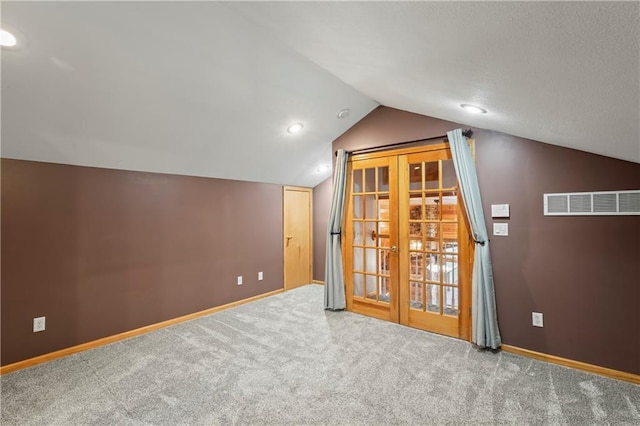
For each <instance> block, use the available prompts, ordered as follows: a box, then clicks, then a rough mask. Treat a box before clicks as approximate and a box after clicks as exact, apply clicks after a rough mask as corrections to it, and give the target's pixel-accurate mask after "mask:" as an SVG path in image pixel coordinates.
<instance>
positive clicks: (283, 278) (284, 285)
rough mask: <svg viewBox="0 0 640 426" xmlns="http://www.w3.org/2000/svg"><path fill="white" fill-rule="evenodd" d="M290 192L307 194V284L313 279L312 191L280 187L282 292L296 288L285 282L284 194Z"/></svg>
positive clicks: (295, 187)
mask: <svg viewBox="0 0 640 426" xmlns="http://www.w3.org/2000/svg"><path fill="white" fill-rule="evenodd" d="M287 191H291V192H306V193H308V194H309V229H308V230H307V232H308V235H309V280H308V281H309V282H308V283H307V284H311V281H312V279H313V189H312V188H305V187H301V186H283V187H282V282H283V288H284V290H285V291H286V290H291V289H293V288H296V287H298V286H293V287H292V286H291V285H290V283H288V282H287V235H286V219H287V217H286V215H287V213H286V212H287V205H286V193H287Z"/></svg>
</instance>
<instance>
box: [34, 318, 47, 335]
mask: <svg viewBox="0 0 640 426" xmlns="http://www.w3.org/2000/svg"><path fill="white" fill-rule="evenodd" d="M45 318H46V317H38V318H34V319H33V332H34V333H37V332H38V331H44V329H45Z"/></svg>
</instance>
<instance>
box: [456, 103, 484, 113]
mask: <svg viewBox="0 0 640 426" xmlns="http://www.w3.org/2000/svg"><path fill="white" fill-rule="evenodd" d="M460 107H461V108H462V109H464V110H465V111H467V112H470V113H471V114H486V113H487V110H486V109H484V108H480V107H479V106H475V105H469V104H461V105H460Z"/></svg>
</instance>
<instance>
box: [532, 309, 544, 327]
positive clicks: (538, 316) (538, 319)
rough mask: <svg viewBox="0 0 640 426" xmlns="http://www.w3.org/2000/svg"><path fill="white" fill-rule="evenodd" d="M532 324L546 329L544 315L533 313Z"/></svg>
mask: <svg viewBox="0 0 640 426" xmlns="http://www.w3.org/2000/svg"><path fill="white" fill-rule="evenodd" d="M531 322H532V323H533V326H534V327H544V325H543V320H542V314H541V313H540V312H531Z"/></svg>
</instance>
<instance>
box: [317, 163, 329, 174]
mask: <svg viewBox="0 0 640 426" xmlns="http://www.w3.org/2000/svg"><path fill="white" fill-rule="evenodd" d="M330 169H331V167H330V166H329V165H328V164H323V165H322V166H320V167H318V168H317V169H316V171H317V172H318V173H326V172H328V171H329V170H330Z"/></svg>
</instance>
